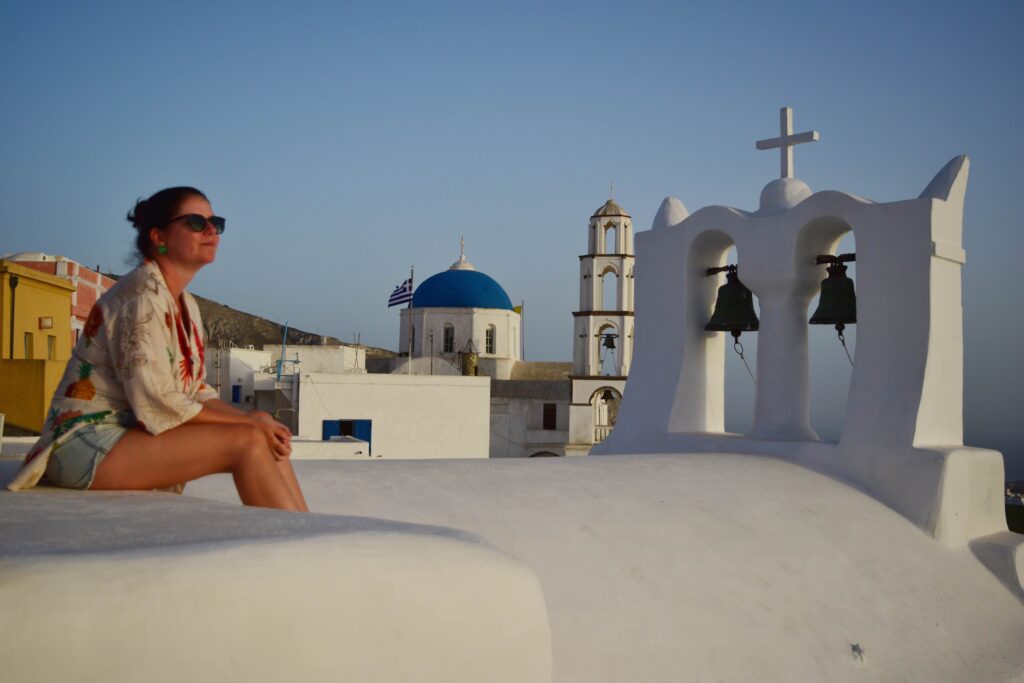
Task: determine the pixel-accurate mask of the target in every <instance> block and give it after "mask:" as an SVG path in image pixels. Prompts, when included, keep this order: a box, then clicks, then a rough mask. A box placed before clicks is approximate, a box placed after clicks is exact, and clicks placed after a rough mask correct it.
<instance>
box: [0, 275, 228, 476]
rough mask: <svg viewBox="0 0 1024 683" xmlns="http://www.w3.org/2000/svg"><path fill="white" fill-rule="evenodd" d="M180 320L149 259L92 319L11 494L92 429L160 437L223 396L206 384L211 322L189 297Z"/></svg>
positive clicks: (117, 287) (99, 304)
mask: <svg viewBox="0 0 1024 683" xmlns="http://www.w3.org/2000/svg"><path fill="white" fill-rule="evenodd" d="M182 303H183V313H184V315H182V314H179V313H178V309H177V306H175V302H174V297H173V296H172V295H171V292H170V290H169V289H168V288H167V284H166V283H165V282H164V277H163V274H162V273H161V272H160V268H159V267H158V266H157V265H156V263H154V262H152V261H147V262H146V263H143V264H142V265H141V266H139V267H138V268H136V269H135V270H133V271H132V272H131V273H129V274H128V275H126V276H124V277H122V278H121V279H120V280H118V282H117V283H116V284H115V285H114V286H113V287H112V288H111V289H110V290H109V291H108V292H107V293H105V294H104V295H103V296H102V297H101V298H100V300H99V301H97V302H96V305H95V306H93V308H92V311H91V312H90V314H89V319H88V321H87V322H86V324H85V329H84V330H83V334H82V336H81V338H80V339H79V340H78V344H77V345H76V346H75V349H74V351H73V352H72V354H71V359H70V360H69V361H68V366H67V369H66V370H65V371H64V377H63V379H61V381H60V384H59V385H58V386H57V392H56V393H55V394H54V396H53V401H52V403H51V404H50V412H49V413H48V414H47V417H46V423H45V424H44V425H43V432H42V436H40V438H39V441H37V442H36V444H35V445H34V446H33V447H32V450H30V451H29V453H28V455H27V456H26V457H25V462H24V464H23V465H22V466H21V469H20V470H19V471H18V474H17V476H15V478H14V481H12V482H11V483H10V484H8V486H7V488H9V489H11V490H12V491H17V490H20V489H26V488H30V487H32V486H35V484H36V483H37V482H38V481H39V479H40V478H41V477H42V476H43V473H44V472H46V465H47V461H48V459H49V457H50V453H51V451H52V450H53V449H54V447H55V446H57V445H60V444H62V443H64V442H65V441H66V440H68V439H69V438H71V436H72V435H73V434H74V433H75V431H76V430H78V429H80V428H82V427H84V426H85V425H88V424H100V423H106V424H119V425H126V424H128V425H131V424H134V425H136V426H138V427H139V428H142V429H145V430H146V431H148V432H149V433H150V434H159V433H161V432H163V431H166V430H168V429H171V428H173V427H177V426H178V425H180V424H182V423H184V422H186V421H188V420H190V419H191V418H192V417H194V416H195V415H196V414H197V413H198V412H199V411H200V410H201V409H202V403H203V402H204V401H207V400H209V399H211V398H217V392H216V391H215V390H214V389H212V388H211V387H208V386H207V385H206V384H205V383H204V382H203V380H204V379H205V376H206V368H205V367H204V358H203V331H202V330H203V323H202V320H201V319H200V317H199V307H198V306H197V305H196V302H195V299H193V298H192V295H191V294H189V293H188V292H184V293H182Z"/></svg>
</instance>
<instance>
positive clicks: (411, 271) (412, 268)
mask: <svg viewBox="0 0 1024 683" xmlns="http://www.w3.org/2000/svg"><path fill="white" fill-rule="evenodd" d="M415 272H416V266H414V265H413V266H409V294H410V296H409V306H408V307H407V309H408V311H409V327H408V330H409V364H408V365H407V366H406V370H407V372H406V374H407V375H411V374H412V348H413V344H412V337H413V334H414V333H415V331H416V330H415V328H414V327H413V324H412V291H413V275H414V274H415Z"/></svg>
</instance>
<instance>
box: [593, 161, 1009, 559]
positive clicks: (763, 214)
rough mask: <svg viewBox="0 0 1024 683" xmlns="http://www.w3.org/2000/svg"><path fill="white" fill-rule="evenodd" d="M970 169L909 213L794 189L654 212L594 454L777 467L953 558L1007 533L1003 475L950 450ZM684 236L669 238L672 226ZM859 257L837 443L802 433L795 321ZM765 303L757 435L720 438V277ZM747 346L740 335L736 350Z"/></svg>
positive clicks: (944, 180)
mask: <svg viewBox="0 0 1024 683" xmlns="http://www.w3.org/2000/svg"><path fill="white" fill-rule="evenodd" d="M968 168H969V161H968V159H967V157H966V156H960V157H956V158H954V159H953V160H951V161H950V162H949V163H948V164H947V165H946V166H945V167H944V168H943V169H942V170H940V171H939V173H938V174H937V175H936V176H935V178H934V180H932V182H931V183H930V184H929V185H928V186H927V188H925V190H924V192H922V193H921V196H920V197H918V198H917V199H909V200H905V201H898V202H890V203H885V204H876V203H874V202H871V201H869V200H866V199H862V198H860V197H855V196H853V195H850V194H846V193H842V192H834V191H825V192H818V193H814V194H812V193H811V191H810V189H809V188H808V187H807V186H806V184H804V183H803V182H802V181H800V180H797V179H795V178H791V177H786V178H780V179H778V180H775V181H773V182H772V183H769V185H768V186H767V187H766V188H765V190H764V191H763V192H762V195H761V201H762V205H761V208H760V209H759V210H758V211H757V212H755V213H748V212H744V211H740V210H738V209H733V208H729V207H724V206H710V207H706V208H703V209H701V210H699V211H697V212H696V213H694V214H692V215H689V216H687V215H686V210H685V208H684V207H683V206H682V204H681V203H679V202H678V201H672V200H666V202H665V203H663V205H662V208H661V210H659V212H658V214H657V218H656V220H655V224H654V229H652V230H650V231H645V232H642V233H639V234H638V235H637V236H636V245H637V262H638V264H639V266H638V268H637V283H636V286H637V302H636V303H637V315H636V317H637V342H636V343H637V346H636V349H635V353H634V365H633V368H632V370H631V372H630V376H629V380H628V383H627V385H626V391H625V396H624V400H623V404H622V407H621V410H620V413H619V419H618V422H617V424H616V427H615V430H614V431H613V432H612V434H611V436H610V437H609V438H608V439H607V440H606V441H605V442H603V443H602V444H600V445H599V446H596V447H595V448H594V449H593V451H592V453H594V454H615V453H650V452H667V453H686V452H709V451H728V452H734V453H762V454H771V455H776V456H779V457H785V458H788V459H791V460H794V461H797V462H800V463H803V464H805V465H808V466H811V467H814V468H816V469H818V470H819V471H823V472H828V473H830V474H832V475H833V476H837V477H840V478H843V479H845V480H848V481H851V482H853V483H854V484H855V485H857V486H860V487H862V488H863V489H864V490H866V491H868V492H870V493H871V495H874V496H875V497H877V498H878V499H879V500H881V501H883V502H885V503H886V504H887V505H890V506H891V507H892V508H893V509H895V510H897V511H899V512H900V513H901V514H903V515H905V516H906V517H907V518H908V519H910V520H911V521H913V522H914V523H915V524H917V525H918V526H920V527H921V528H923V529H925V530H926V531H927V532H929V533H931V534H932V535H934V536H935V537H936V538H938V539H940V540H941V541H942V542H943V543H946V544H948V545H951V546H963V545H966V544H967V543H969V542H971V541H972V539H976V538H978V537H982V536H987V535H990V534H996V533H1000V532H1005V531H1006V521H1005V516H1004V512H1003V501H1002V488H1003V462H1002V456H1001V455H1000V454H999V453H997V452H994V451H988V450H983V449H973V448H966V447H964V445H963V309H962V303H961V269H962V266H963V263H964V251H963V248H962V219H963V202H964V193H965V192H966V189H967V174H968ZM674 219H680V220H679V222H676V223H674V224H672V223H670V221H671V220H674ZM850 230H852V231H853V233H854V235H855V237H856V244H857V282H856V286H857V350H856V351H857V353H856V358H855V365H854V368H853V374H852V378H851V381H850V390H849V397H848V400H847V408H846V415H845V421H844V425H843V429H842V433H841V435H840V438H839V442H838V443H824V442H821V441H819V440H818V439H817V435H816V434H815V433H814V430H813V429H812V428H811V425H810V403H809V401H810V392H809V362H808V351H807V330H808V325H807V319H808V317H809V316H810V312H809V311H808V305H809V303H810V302H811V299H812V298H813V297H814V296H815V295H816V294H817V293H818V291H819V289H820V283H821V280H822V279H823V278H824V268H823V267H821V266H818V265H815V262H814V260H815V255H817V254H826V253H832V251H833V250H834V249H835V248H836V245H837V244H838V242H839V240H840V238H841V237H842V236H843V235H844V234H845V233H846V232H847V231H850ZM732 246H735V247H736V249H737V254H738V256H737V258H738V264H739V277H740V279H741V280H742V281H743V283H744V284H745V285H747V287H749V288H750V289H751V291H752V292H753V293H754V295H755V296H757V297H758V300H759V303H760V331H759V332H757V333H756V334H757V335H758V344H757V354H758V355H757V388H756V398H755V410H754V424H753V427H752V429H751V431H750V432H749V433H748V434H746V435H735V434H726V433H724V426H723V425H724V391H725V390H724V354H725V353H732V350H731V349H728V348H727V344H728V345H731V342H732V339H731V338H728V340H727V339H726V338H727V337H729V335H728V334H727V333H721V332H712V333H709V332H705V331H704V325H705V323H706V322H707V320H708V319H709V318H710V316H711V311H712V304H713V302H714V298H715V294H716V291H717V288H718V286H719V285H720V284H721V276H719V277H707V276H706V275H705V269H706V268H708V267H711V266H719V265H722V264H724V260H725V257H726V255H727V253H728V250H729V249H730V247H732ZM748 334H749V333H748Z"/></svg>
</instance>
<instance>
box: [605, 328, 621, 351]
mask: <svg viewBox="0 0 1024 683" xmlns="http://www.w3.org/2000/svg"><path fill="white" fill-rule="evenodd" d="M601 336H602V337H604V343H603V344H602V346H604V348H606V349H614V348H615V338H616V337H618V336H619V335H617V334H615V333H614V332H609V333H608V334H603V335H601Z"/></svg>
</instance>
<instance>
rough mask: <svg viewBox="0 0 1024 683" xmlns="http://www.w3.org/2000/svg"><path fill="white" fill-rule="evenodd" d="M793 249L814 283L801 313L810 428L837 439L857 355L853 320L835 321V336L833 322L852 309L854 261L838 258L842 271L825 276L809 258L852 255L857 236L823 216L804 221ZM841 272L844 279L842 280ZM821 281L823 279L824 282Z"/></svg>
mask: <svg viewBox="0 0 1024 683" xmlns="http://www.w3.org/2000/svg"><path fill="white" fill-rule="evenodd" d="M797 249H798V251H797V254H798V257H797V258H798V261H800V262H803V263H804V266H805V267H807V268H808V269H810V272H809V274H808V280H810V281H811V282H813V283H814V289H815V292H816V293H815V295H814V297H813V298H812V299H811V301H810V304H809V305H808V306H807V318H806V319H807V320H808V330H807V347H808V363H809V365H810V367H809V377H810V404H811V427H813V428H814V431H815V432H817V433H818V436H819V437H821V439H822V440H823V441H838V440H839V436H840V434H841V432H842V429H843V423H844V421H845V416H846V404H847V399H848V397H849V393H850V380H851V378H852V376H853V365H854V363H855V362H856V359H857V354H856V350H857V325H856V323H855V322H845V323H840V324H841V325H842V330H841V332H842V339H840V331H839V330H837V329H836V323H835V321H836V320H840V319H844V320H845V319H846V316H847V314H848V313H850V312H852V313H854V314H855V313H856V307H855V306H854V307H853V310H852V311H850V307H849V306H847V305H846V304H847V301H848V297H847V296H846V294H847V292H848V291H849V290H848V289H847V288H849V289H852V291H853V292H854V296H855V292H856V281H857V262H856V261H846V262H844V263H842V264H841V265H842V266H845V267H846V272H845V273H842V272H841V268H840V269H837V271H838V272H836V273H835V274H834V275H832V276H830V275H829V272H828V267H829V264H817V263H815V261H816V257H817V256H840V255H842V254H854V255H855V254H856V252H857V241H856V238H855V237H854V233H853V230H852V228H851V227H850V225H849V224H848V223H846V222H845V221H843V220H842V219H839V218H834V217H823V218H818V219H816V220H814V221H812V222H811V223H809V224H808V225H807V226H805V228H804V229H803V231H802V232H801V235H800V237H799V239H798V245H797ZM844 277H845V278H848V279H849V282H843V278H844ZM827 280H828V281H829V282H828V284H824V283H825V281H827ZM823 295H824V297H823ZM823 298H824V304H823V302H822V299H823ZM812 318H816V320H817V321H819V324H811V323H810V321H811V319H812ZM894 332H895V331H894ZM844 342H845V348H844Z"/></svg>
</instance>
